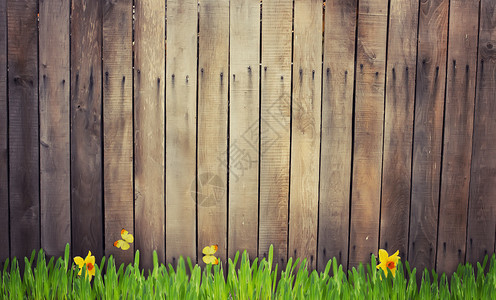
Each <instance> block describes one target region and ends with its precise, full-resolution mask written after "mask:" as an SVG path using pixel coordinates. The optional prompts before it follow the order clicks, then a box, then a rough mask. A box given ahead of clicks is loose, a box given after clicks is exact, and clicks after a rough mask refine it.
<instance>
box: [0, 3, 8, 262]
mask: <svg viewBox="0 0 496 300" xmlns="http://www.w3.org/2000/svg"><path fill="white" fill-rule="evenodd" d="M7 99H8V98H7V0H0V262H3V261H5V259H6V258H8V257H9V252H10V250H9V246H10V240H9V179H8V178H9V177H8V176H9V173H8V171H9V149H8V138H9V137H8V135H7V132H8V127H7V126H8V125H7V124H8V117H9V116H8V111H7ZM1 266H3V265H1Z"/></svg>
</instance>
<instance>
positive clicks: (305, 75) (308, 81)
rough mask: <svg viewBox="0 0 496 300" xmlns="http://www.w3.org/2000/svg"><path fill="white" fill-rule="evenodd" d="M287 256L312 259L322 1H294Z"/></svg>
mask: <svg viewBox="0 0 496 300" xmlns="http://www.w3.org/2000/svg"><path fill="white" fill-rule="evenodd" d="M294 6H295V7H294V42H293V100H292V114H291V115H292V123H291V124H292V125H291V126H292V128H291V132H292V139H291V179H290V182H291V185H290V199H289V203H290V209H289V212H290V215H289V241H288V247H289V251H288V255H289V256H290V257H291V256H292V257H293V258H294V259H296V257H301V258H302V259H303V258H307V259H308V266H309V267H310V268H312V269H315V267H316V263H317V226H318V213H319V170H320V169H319V162H320V161H319V158H320V125H321V120H320V119H321V118H320V116H321V108H322V97H321V95H322V94H321V91H322V89H321V86H322V12H323V10H322V2H321V1H313V0H297V1H295V3H294Z"/></svg>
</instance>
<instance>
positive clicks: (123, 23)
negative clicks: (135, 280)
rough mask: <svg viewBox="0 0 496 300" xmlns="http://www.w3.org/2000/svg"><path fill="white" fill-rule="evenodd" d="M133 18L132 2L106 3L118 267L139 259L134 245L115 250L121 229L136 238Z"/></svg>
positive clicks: (110, 198)
mask: <svg viewBox="0 0 496 300" xmlns="http://www.w3.org/2000/svg"><path fill="white" fill-rule="evenodd" d="M132 13H133V2H132V0H120V1H113V0H106V1H105V2H104V4H103V73H104V82H103V124H104V126H103V142H104V144H103V159H104V160H103V176H104V179H103V180H104V188H103V189H104V199H105V205H104V208H105V212H104V213H105V217H104V218H105V255H106V256H109V255H113V256H114V258H115V260H116V264H121V263H130V262H132V260H133V258H134V253H133V252H134V251H132V250H133V249H134V244H131V248H130V249H129V250H128V251H122V250H121V249H118V248H115V247H114V246H113V243H114V242H115V241H116V240H118V239H120V238H121V235H120V232H121V229H122V228H125V229H126V230H127V231H129V232H130V233H132V234H134V229H133V225H134V220H133V219H134V215H133V198H134V197H133V91H132V76H133V73H132V72H133V52H132V29H133V28H132V26H133V24H132V23H133V20H132V18H133V15H132Z"/></svg>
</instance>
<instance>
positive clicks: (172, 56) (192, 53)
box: [165, 0, 198, 266]
mask: <svg viewBox="0 0 496 300" xmlns="http://www.w3.org/2000/svg"><path fill="white" fill-rule="evenodd" d="M197 26H198V4H197V1H196V0H188V1H185V0H174V1H168V3H167V64H166V89H165V92H166V99H167V100H166V109H165V111H166V118H165V120H166V125H165V126H166V134H165V135H166V141H167V142H166V144H165V147H166V157H165V160H166V164H165V165H166V168H165V172H166V173H165V174H166V175H165V177H166V182H165V183H166V188H165V191H166V209H165V221H166V226H165V231H166V233H165V238H166V242H165V249H166V251H165V253H166V255H167V259H166V261H167V262H168V263H172V264H173V265H174V266H175V264H176V263H177V260H178V259H179V256H181V255H182V256H183V257H191V258H192V260H193V261H195V259H196V202H195V195H196V193H195V186H196V180H195V177H196V83H197V77H196V67H197V66H196V63H197V60H196V58H197V38H198V37H197V30H198V28H197Z"/></svg>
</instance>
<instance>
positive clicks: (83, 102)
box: [71, 0, 104, 260]
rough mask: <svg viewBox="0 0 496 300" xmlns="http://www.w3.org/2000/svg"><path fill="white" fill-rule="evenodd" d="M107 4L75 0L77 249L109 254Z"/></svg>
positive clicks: (74, 233)
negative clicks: (105, 110)
mask: <svg viewBox="0 0 496 300" xmlns="http://www.w3.org/2000/svg"><path fill="white" fill-rule="evenodd" d="M101 47H102V7H101V1H100V0H91V1H84V0H76V1H73V2H72V17H71V182H72V187H71V189H72V245H71V246H72V253H73V254H74V255H81V256H84V255H86V254H87V253H88V251H91V253H93V255H95V256H96V257H97V260H98V259H99V257H101V256H103V243H104V241H103V207H102V195H103V191H102V176H103V174H102V134H101V130H102V124H101V123H102V51H101Z"/></svg>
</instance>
